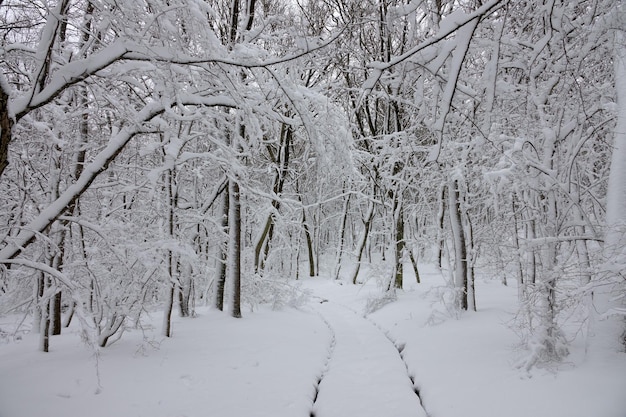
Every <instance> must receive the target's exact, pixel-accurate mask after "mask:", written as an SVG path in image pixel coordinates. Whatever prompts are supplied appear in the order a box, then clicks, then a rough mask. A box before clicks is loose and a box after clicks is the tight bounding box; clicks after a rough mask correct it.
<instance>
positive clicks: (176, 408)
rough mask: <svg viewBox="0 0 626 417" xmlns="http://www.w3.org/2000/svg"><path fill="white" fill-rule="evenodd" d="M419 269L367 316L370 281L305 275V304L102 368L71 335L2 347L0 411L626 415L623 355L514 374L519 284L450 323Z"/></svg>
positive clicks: (192, 332) (487, 293) (487, 286)
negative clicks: (41, 344)
mask: <svg viewBox="0 0 626 417" xmlns="http://www.w3.org/2000/svg"><path fill="white" fill-rule="evenodd" d="M349 269H350V268H346V270H349ZM407 275H408V274H407ZM421 275H422V280H423V283H422V284H419V285H418V284H415V283H413V282H411V281H412V278H410V277H406V278H405V279H406V283H407V285H406V290H405V291H399V292H398V300H397V301H395V302H392V303H388V304H386V305H384V306H383V307H382V308H380V309H378V310H376V311H375V312H373V313H370V314H365V313H366V306H368V305H372V301H376V300H379V296H378V294H380V288H379V286H378V285H377V284H376V282H375V281H376V279H375V278H372V279H371V280H369V281H368V282H366V283H365V284H364V285H357V286H353V285H351V284H349V283H347V282H345V281H333V280H329V279H327V278H324V277H319V278H313V279H307V280H304V281H303V286H304V287H305V288H306V289H307V290H309V291H311V292H312V296H311V300H310V302H309V303H308V304H307V305H305V306H303V307H302V308H301V309H299V310H295V309H285V310H282V311H269V310H264V309H261V310H257V311H255V312H254V313H250V312H247V314H246V312H245V311H244V318H243V319H232V318H230V317H228V316H227V315H226V314H223V313H220V312H216V311H212V310H201V311H200V314H199V317H197V318H193V319H180V318H177V319H176V320H175V322H174V332H175V333H174V337H173V338H172V339H164V338H162V337H160V336H158V334H159V332H158V330H159V329H158V328H157V329H144V331H143V332H142V331H139V330H134V331H132V332H130V333H128V334H125V335H124V337H123V338H122V340H120V341H119V342H117V343H116V344H114V345H112V346H111V347H108V348H105V349H102V350H101V351H100V355H99V357H98V359H97V361H96V358H95V357H94V355H93V353H92V352H91V351H90V350H89V349H88V348H86V347H85V346H84V345H83V344H82V342H80V340H79V338H78V337H77V336H76V334H71V332H68V333H67V334H65V335H62V336H55V337H53V339H52V342H51V349H52V351H51V352H50V353H48V354H43V353H39V352H37V351H36V349H37V342H36V339H35V337H34V336H32V335H27V336H25V337H24V338H23V340H21V341H19V342H15V343H14V342H11V343H5V344H0V417H30V416H39V415H46V416H50V417H84V416H102V417H105V416H106V417H110V416H121V417H140V416H150V417H161V416H162V417H183V416H186V417H192V416H216V417H222V416H228V417H258V416H272V417H275V416H285V417H297V416H303V417H309V416H312V415H314V416H315V417H333V416H337V417H344V416H345V417H353V416H354V417H356V416H358V417H411V416H425V415H428V416H429V417H529V416H532V417H626V395H624V393H626V355H623V354H616V355H615V356H614V357H612V358H608V357H607V358H604V359H602V361H601V360H599V359H598V360H595V362H591V361H590V360H588V359H586V358H585V357H584V354H583V352H584V345H583V344H582V343H581V341H580V340H578V339H575V340H574V341H573V343H572V346H571V355H570V357H568V359H567V360H568V361H569V362H565V363H562V364H558V365H555V366H553V367H551V368H539V369H533V370H531V371H530V372H526V371H522V370H519V369H517V368H516V367H515V363H516V362H517V361H518V360H519V358H520V357H521V356H522V355H523V354H524V352H523V351H522V350H521V349H520V348H519V347H518V345H519V340H518V338H517V336H516V335H515V333H514V332H513V331H512V330H511V329H510V326H509V324H510V322H511V320H512V318H513V314H514V312H515V310H516V289H515V288H514V286H511V287H504V286H502V285H501V284H500V283H498V282H495V281H482V280H480V281H478V282H477V304H478V309H479V311H478V312H477V313H465V314H461V315H459V316H458V317H455V316H454V315H453V314H450V313H449V312H448V311H447V310H446V309H445V308H444V306H443V305H442V304H441V302H440V296H441V288H442V286H443V278H442V277H441V274H440V273H439V272H438V271H436V270H435V269H434V268H432V267H428V266H422V269H421ZM363 276H364V277H367V276H373V277H376V273H375V272H374V271H372V270H369V272H368V270H364V273H363ZM381 305H382V302H381ZM154 322H155V323H159V322H160V315H155V317H154ZM96 363H97V365H96ZM414 389H416V390H417V391H418V393H419V396H420V397H419V398H418V396H417V395H416V394H415V393H414V392H413V391H414ZM420 401H421V403H422V404H423V406H424V408H425V411H424V410H423V409H422V408H421V406H420Z"/></svg>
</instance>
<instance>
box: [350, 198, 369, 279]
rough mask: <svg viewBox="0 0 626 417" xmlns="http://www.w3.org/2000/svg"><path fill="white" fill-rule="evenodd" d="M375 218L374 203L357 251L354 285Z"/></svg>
mask: <svg viewBox="0 0 626 417" xmlns="http://www.w3.org/2000/svg"><path fill="white" fill-rule="evenodd" d="M373 218H374V203H373V202H370V203H369V206H368V209H367V215H366V216H365V222H364V223H363V236H361V240H360V241H359V247H358V248H357V251H356V267H355V269H354V272H353V273H352V283H353V284H356V281H357V278H358V276H359V270H360V269H361V260H362V259H363V252H364V251H365V247H366V244H367V239H368V236H369V233H370V230H371V228H372V219H373Z"/></svg>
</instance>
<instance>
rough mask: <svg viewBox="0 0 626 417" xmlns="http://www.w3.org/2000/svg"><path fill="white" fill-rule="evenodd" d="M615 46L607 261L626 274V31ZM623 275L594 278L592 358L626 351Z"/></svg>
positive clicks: (625, 5) (622, 5) (623, 14)
mask: <svg viewBox="0 0 626 417" xmlns="http://www.w3.org/2000/svg"><path fill="white" fill-rule="evenodd" d="M615 10H616V11H617V14H618V16H617V17H616V18H615V22H623V21H624V18H626V1H623V0H621V1H619V2H618V6H617V7H616V8H615ZM614 45H615V49H614V54H615V56H614V59H613V62H614V66H615V87H616V93H617V105H618V113H617V124H616V126H615V133H614V139H613V141H614V142H613V155H612V159H611V169H610V174H609V184H608V189H607V210H606V223H607V228H606V230H607V232H606V237H605V243H604V252H605V258H606V259H607V260H610V261H609V262H610V263H614V264H615V265H614V266H613V268H612V269H613V270H614V271H619V270H622V271H623V270H624V254H625V251H624V248H625V247H626V244H625V243H626V209H625V208H626V31H625V30H624V29H623V28H618V29H616V31H615V39H614ZM620 275H622V274H619V273H615V272H611V271H608V272H607V273H604V274H602V273H601V274H595V276H594V278H595V279H594V284H595V285H594V289H593V308H592V312H591V317H590V319H591V320H590V326H591V328H590V329H589V334H590V340H589V348H590V353H591V354H592V355H596V354H601V353H604V352H614V351H617V350H621V351H624V350H625V349H626V315H625V313H624V311H626V305H625V304H626V301H625V299H624V296H623V294H624V291H625V290H624V289H625V284H624V278H623V276H621V277H620ZM620 311H621V313H620ZM603 316H604V317H603Z"/></svg>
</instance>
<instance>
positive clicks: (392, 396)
mask: <svg viewBox="0 0 626 417" xmlns="http://www.w3.org/2000/svg"><path fill="white" fill-rule="evenodd" d="M315 310H316V312H317V313H318V314H319V316H320V318H321V319H322V320H323V321H324V322H325V323H326V325H327V326H328V327H329V329H330V331H331V335H332V338H331V344H332V346H331V348H332V349H331V350H330V351H329V356H328V358H327V363H326V369H325V371H324V372H323V373H322V375H321V376H320V378H319V380H318V382H317V384H316V392H315V397H314V401H313V404H312V411H311V414H310V416H311V417H335V416H341V417H343V416H352V415H354V416H356V415H358V416H361V417H369V416H376V417H380V416H393V417H408V416H416V417H428V414H427V413H426V411H425V410H424V408H423V406H422V401H421V398H420V397H419V390H417V389H416V388H415V383H414V379H413V378H412V377H411V376H410V374H409V372H408V367H407V364H406V362H405V361H404V358H403V355H402V352H401V349H403V347H402V348H399V347H398V346H397V345H396V344H395V343H394V341H393V340H392V339H391V338H390V337H389V336H388V335H387V334H386V333H385V332H384V331H383V330H382V329H381V328H380V327H379V326H378V325H377V324H376V323H374V322H373V321H372V320H370V319H369V318H367V317H363V316H361V315H359V314H358V313H357V312H356V311H354V310H353V309H351V308H349V307H347V306H344V305H341V304H337V303H332V302H328V303H325V302H324V301H322V303H321V304H320V306H319V307H317V308H315ZM389 344H391V346H389ZM394 352H395V353H394ZM396 355H397V356H396ZM399 372H402V374H399ZM404 378H407V379H408V381H407V380H406V379H404ZM403 381H406V382H403ZM411 396H412V397H411ZM416 396H417V398H415V397H416ZM411 398H413V400H411Z"/></svg>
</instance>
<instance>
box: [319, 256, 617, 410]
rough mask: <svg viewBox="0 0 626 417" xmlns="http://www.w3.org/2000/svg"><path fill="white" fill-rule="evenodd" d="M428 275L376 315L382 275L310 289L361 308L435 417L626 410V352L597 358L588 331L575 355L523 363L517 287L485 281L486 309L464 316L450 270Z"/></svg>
mask: <svg viewBox="0 0 626 417" xmlns="http://www.w3.org/2000/svg"><path fill="white" fill-rule="evenodd" d="M406 269H408V268H405V270H406ZM365 275H367V273H366V274H365ZM370 275H371V272H370ZM407 275H408V274H407ZM420 275H421V278H422V284H416V283H415V281H414V278H413V277H412V276H411V277H407V276H405V288H407V289H406V290H405V291H399V292H398V300H397V301H395V302H392V303H388V304H386V305H385V306H384V307H382V308H380V309H379V310H377V311H375V312H373V313H370V314H366V312H367V311H366V308H367V305H368V303H370V304H371V302H372V300H376V299H377V298H379V296H378V294H379V293H380V290H379V289H377V286H376V285H375V284H374V283H373V282H368V283H367V284H366V285H365V286H356V287H355V286H352V285H350V284H346V283H345V282H338V281H329V280H326V281H322V280H317V281H312V280H310V281H308V282H307V286H308V287H309V288H311V289H312V291H314V292H315V293H316V294H317V295H318V296H320V297H323V298H324V299H328V300H329V303H332V302H334V303H337V304H339V305H342V306H344V307H345V308H350V309H352V310H354V311H357V312H360V313H361V314H362V315H363V316H365V317H367V318H368V319H369V320H370V321H371V322H372V323H375V324H376V326H378V327H379V329H380V330H381V331H382V332H383V333H385V334H386V335H387V336H388V337H389V338H390V339H391V340H393V341H394V343H395V345H396V346H398V347H400V348H401V350H402V357H403V359H404V361H405V363H406V364H407V367H408V372H409V375H410V376H411V377H412V379H413V380H414V382H415V386H416V388H417V390H418V392H419V394H420V397H421V401H422V404H423V405H424V408H425V409H426V412H427V413H428V415H429V416H430V417H503V416H505V417H529V416H532V417H626V355H624V354H619V353H616V354H615V355H614V356H613V357H612V358H604V359H603V361H596V362H590V361H589V360H588V359H587V358H585V355H584V343H583V342H582V341H581V340H579V339H580V338H579V339H576V340H574V342H573V343H572V346H571V347H570V352H571V353H570V356H569V357H568V358H567V359H566V362H564V363H562V364H555V365H554V366H552V367H551V368H539V369H533V370H531V371H530V372H526V371H523V370H520V369H518V368H517V367H516V364H517V363H518V361H519V359H520V358H521V357H522V356H524V355H525V354H526V351H524V350H522V349H521V348H520V347H519V344H520V342H519V338H518V336H517V335H516V334H515V332H514V331H513V330H512V329H511V322H512V320H513V317H514V313H515V312H516V309H517V289H516V288H515V284H513V285H512V286H509V287H505V286H503V285H502V284H501V283H500V282H498V281H482V280H480V281H478V282H477V283H476V286H477V291H476V297H477V306H478V312H477V313H473V312H468V313H463V314H461V315H459V316H458V317H455V316H454V314H450V312H448V311H447V310H446V308H445V307H444V306H443V305H442V303H441V302H440V300H441V297H442V292H443V291H444V288H443V284H444V280H443V278H442V276H441V273H440V272H439V271H437V270H436V269H435V268H434V267H432V266H428V265H421V267H420ZM374 280H375V279H374V278H372V280H371V281H374Z"/></svg>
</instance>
